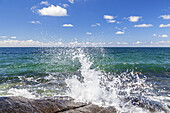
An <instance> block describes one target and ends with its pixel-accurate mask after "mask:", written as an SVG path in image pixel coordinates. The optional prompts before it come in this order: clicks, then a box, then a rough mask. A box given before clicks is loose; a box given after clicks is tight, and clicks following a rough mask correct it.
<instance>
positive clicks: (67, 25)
mask: <svg viewBox="0 0 170 113" xmlns="http://www.w3.org/2000/svg"><path fill="white" fill-rule="evenodd" d="M62 26H63V27H74V26H73V25H72V24H63V25H62Z"/></svg>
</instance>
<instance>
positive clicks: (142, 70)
mask: <svg viewBox="0 0 170 113" xmlns="http://www.w3.org/2000/svg"><path fill="white" fill-rule="evenodd" d="M0 75H1V76H0V79H1V81H0V95H1V96H11V95H12V96H13V95H14V96H23V97H26V98H44V97H55V96H57V95H68V96H71V97H72V98H74V99H75V100H76V101H79V102H86V103H93V104H97V105H100V106H114V107H115V108H116V109H117V110H118V111H119V112H142V113H143V112H150V111H149V110H148V109H145V108H142V107H139V106H138V104H139V102H140V103H144V104H148V106H151V107H155V109H156V111H157V112H164V111H163V110H162V109H165V110H166V111H165V112H168V111H169V107H170V93H169V91H170V78H169V76H170V48H0ZM134 100H138V101H134ZM154 105H155V106H154ZM156 105H159V106H160V107H156ZM160 108H161V109H160Z"/></svg>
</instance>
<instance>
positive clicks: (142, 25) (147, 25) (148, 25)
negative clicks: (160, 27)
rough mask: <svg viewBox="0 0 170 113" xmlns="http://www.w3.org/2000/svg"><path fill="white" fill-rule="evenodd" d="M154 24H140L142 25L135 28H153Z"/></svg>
mask: <svg viewBox="0 0 170 113" xmlns="http://www.w3.org/2000/svg"><path fill="white" fill-rule="evenodd" d="M152 26H153V25H152V24H140V25H134V27H152Z"/></svg>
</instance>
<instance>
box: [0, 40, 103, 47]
mask: <svg viewBox="0 0 170 113" xmlns="http://www.w3.org/2000/svg"><path fill="white" fill-rule="evenodd" d="M105 44H106V43H103V42H78V41H74V42H68V43H63V42H40V41H34V40H22V41H20V40H11V39H8V40H3V41H0V45H1V47H73V46H81V47H86V46H87V47H88V46H91V47H95V46H103V45H105Z"/></svg>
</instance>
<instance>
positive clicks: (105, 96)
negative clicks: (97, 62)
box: [66, 48, 152, 113]
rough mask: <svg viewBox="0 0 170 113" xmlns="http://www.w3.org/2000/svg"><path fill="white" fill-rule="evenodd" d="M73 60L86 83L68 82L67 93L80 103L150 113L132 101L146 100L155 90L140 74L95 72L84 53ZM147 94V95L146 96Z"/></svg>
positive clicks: (78, 52) (75, 78) (121, 110)
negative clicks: (143, 98)
mask: <svg viewBox="0 0 170 113" xmlns="http://www.w3.org/2000/svg"><path fill="white" fill-rule="evenodd" d="M73 56H74V57H73V60H75V59H78V60H79V62H80V63H81V69H80V72H81V76H82V78H83V81H80V80H78V77H77V76H76V75H75V76H73V77H72V78H69V79H66V84H67V86H68V87H69V91H68V92H67V95H68V96H71V97H72V98H74V99H75V100H76V101H79V102H86V103H93V104H97V105H100V106H114V107H115V108H116V109H117V110H118V111H120V112H128V113H136V112H138V113H145V112H146V113H148V112H149V111H148V110H146V109H143V108H141V107H138V106H134V105H132V102H131V100H128V101H125V99H126V98H128V97H138V96H140V97H146V96H145V94H146V92H147V91H148V93H149V89H152V88H151V85H147V84H146V82H145V80H146V78H145V77H144V78H143V79H141V78H139V76H138V74H137V73H133V72H131V73H127V72H125V73H121V74H120V75H107V76H106V74H105V73H102V72H101V71H100V70H99V71H96V70H95V69H91V68H90V67H91V65H92V64H93V63H92V62H91V61H90V58H89V56H88V55H86V54H85V53H84V52H83V50H82V49H80V48H79V49H77V51H76V52H75V53H73ZM145 91H146V92H145Z"/></svg>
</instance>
